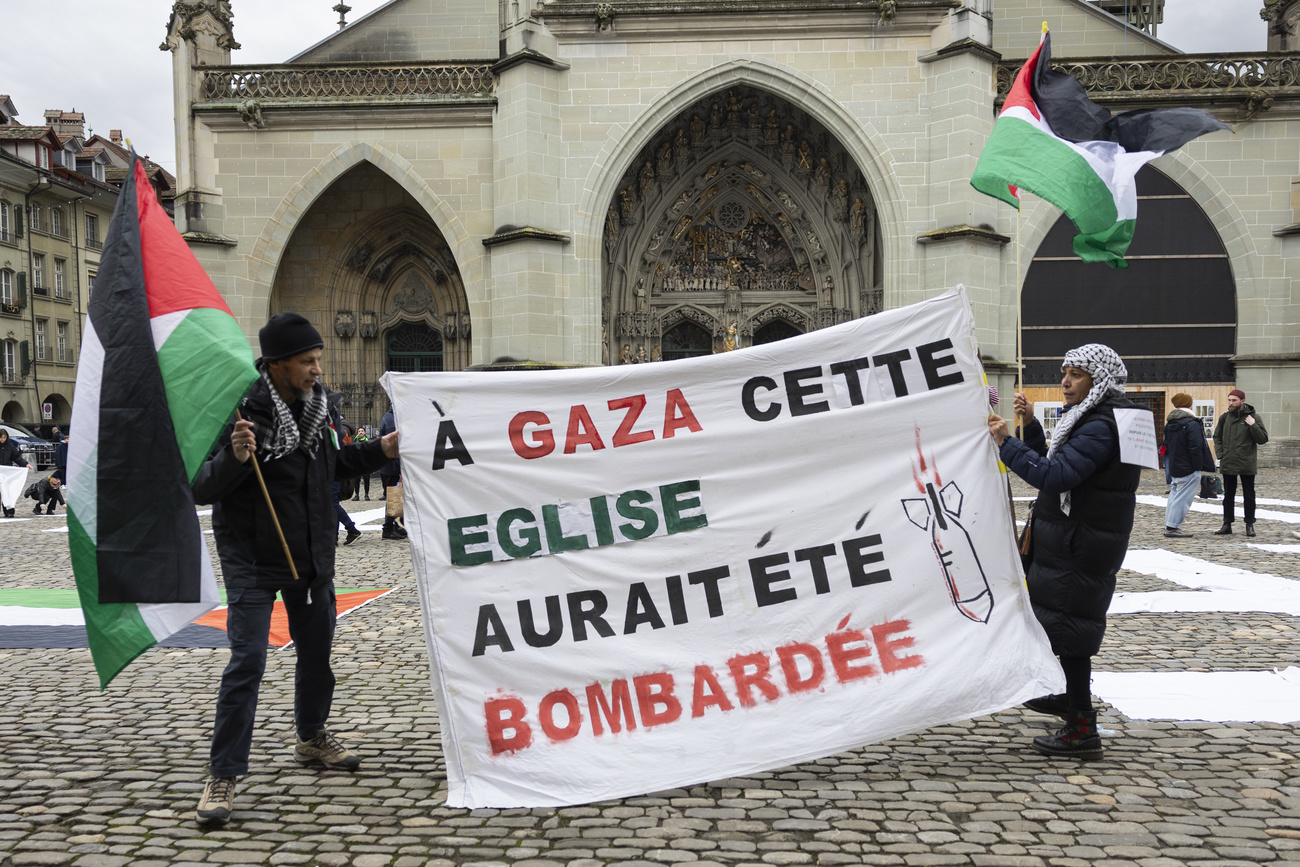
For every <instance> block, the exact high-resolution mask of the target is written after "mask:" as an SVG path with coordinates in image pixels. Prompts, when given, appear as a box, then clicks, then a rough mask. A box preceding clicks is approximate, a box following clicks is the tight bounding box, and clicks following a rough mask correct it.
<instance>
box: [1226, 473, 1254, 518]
mask: <svg viewBox="0 0 1300 867" xmlns="http://www.w3.org/2000/svg"><path fill="white" fill-rule="evenodd" d="M1241 499H1242V509H1241V513H1242V517H1243V518H1244V519H1245V521H1246V523H1247V524H1253V523H1255V477H1254V476H1242V477H1241ZM1236 505H1237V477H1236V476H1232V475H1229V474H1227V473H1224V474H1223V523H1225V524H1231V523H1232V513H1233V511H1234V509H1235V508H1236Z"/></svg>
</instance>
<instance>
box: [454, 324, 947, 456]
mask: <svg viewBox="0 0 1300 867" xmlns="http://www.w3.org/2000/svg"><path fill="white" fill-rule="evenodd" d="M952 350H953V343H952V340H951V339H949V338H946V337H945V338H944V339H942V340H935V341H932V342H930V343H924V344H921V345H919V346H916V347H914V348H906V349H898V350H893V351H890V352H882V353H878V354H874V355H864V356H860V357H858V358H851V359H847V360H844V361H836V362H832V363H830V364H822V365H816V366H811V367H801V368H796V369H792V370H785V371H782V372H781V373H780V375H779V378H778V377H777V376H767V375H758V376H751V377H749V378H748V379H747V380H745V382H744V383H743V384H741V386H740V390H739V394H738V398H739V402H740V407H741V409H742V410H743V411H744V413H745V415H746V416H747V417H748V418H749V419H751V420H752V421H755V422H760V423H761V422H771V421H775V420H777V419H779V418H781V417H782V416H783V415H786V414H788V415H789V416H790V417H791V418H800V417H803V416H811V415H818V414H820V413H825V412H831V411H833V409H834V407H833V406H832V405H831V401H830V400H829V399H828V397H829V395H828V389H829V390H831V391H832V392H834V393H835V394H837V396H838V397H837V400H838V402H839V403H840V404H841V406H844V405H847V407H848V408H851V407H858V406H863V405H864V404H866V403H868V402H875V401H878V400H892V399H897V398H901V397H907V396H908V395H910V394H914V393H918V392H922V391H934V390H937V389H940V388H948V387H951V386H954V385H960V384H961V383H963V382H965V381H966V377H965V375H964V374H963V373H962V372H961V370H960V369H957V366H958V362H957V360H956V358H955V357H954V356H953V355H952ZM944 353H947V354H944ZM950 368H952V369H950ZM877 377H878V378H879V380H880V381H879V382H876V383H875V385H876V388H875V392H874V394H876V395H879V397H876V398H869V394H870V392H869V390H868V389H867V388H866V384H867V383H868V382H870V381H872V380H873V379H874V378H877ZM885 380H887V381H888V385H887V386H886V385H885ZM890 392H892V394H891V393H890ZM604 403H605V406H604V407H603V408H602V407H600V406H599V405H595V409H594V412H593V408H591V407H589V406H588V405H587V404H585V403H582V404H574V405H573V406H570V407H569V409H568V416H567V423H565V427H564V431H563V434H562V438H563V443H564V446H563V448H562V449H561V450H560V452H559V454H560V456H563V455H572V454H578V453H579V449H590V450H591V451H603V450H605V449H607V448H623V447H626V446H633V445H639V444H641V443H649V442H654V441H656V440H669V439H673V438H674V437H676V436H677V435H678V434H679V433H685V434H691V433H702V432H703V431H704V427H703V425H702V424H701V423H700V421H699V418H698V417H697V415H696V413H695V411H694V410H693V409H692V407H691V404H690V401H689V400H688V398H687V396H686V395H685V394H684V393H683V391H682V390H681V389H677V388H672V389H668V390H667V391H666V393H665V395H664V400H663V413H662V417H661V418H660V417H657V416H658V414H657V413H652V414H649V415H648V414H647V413H646V409H647V407H648V406H649V400H648V399H647V396H646V395H645V394H634V395H628V396H625V397H617V398H613V399H611V400H607V401H605V402H604ZM655 408H656V409H657V406H656V407H655ZM439 412H440V413H441V410H439ZM598 417H599V419H600V420H599V421H598V420H597V419H598ZM556 424H557V419H553V418H552V413H549V412H545V411H543V410H536V409H530V410H525V411H522V412H518V413H515V414H514V415H513V416H512V417H511V419H510V421H509V423H508V425H507V426H506V431H505V432H506V435H507V437H508V439H509V442H510V446H511V449H512V450H513V451H514V453H515V454H516V455H518V456H519V457H520V458H523V459H524V460H538V459H540V458H546V457H550V456H552V455H554V454H555V453H556V448H557V446H558V445H559V439H560V438H561V432H560V429H559V427H557V426H556ZM471 445H472V443H470V442H466V440H465V439H464V437H463V436H462V435H461V432H460V431H459V429H458V428H457V426H456V422H455V420H454V419H451V418H442V419H440V420H439V422H438V431H437V433H436V435H435V441H434V453H433V461H432V464H431V469H434V470H443V469H447V468H449V467H455V466H462V467H464V466H470V465H473V464H474V457H473V452H472V450H471Z"/></svg>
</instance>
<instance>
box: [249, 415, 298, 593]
mask: <svg viewBox="0 0 1300 867" xmlns="http://www.w3.org/2000/svg"><path fill="white" fill-rule="evenodd" d="M235 418H237V419H239V420H240V421H243V420H244V417H243V416H242V415H240V414H239V410H238V409H236V410H235ZM249 460H251V461H252V462H253V474H254V475H255V476H257V484H258V485H260V486H261V488H262V496H264V497H266V508H267V509H268V510H269V511H270V513H271V523H272V524H274V525H275V534H276V535H277V536H279V537H280V545H281V546H283V548H284V559H286V560H288V561H289V571H290V572H292V573H293V580H295V581H297V580H298V568H297V567H296V566H294V565H293V555H292V554H290V553H289V543H288V542H286V541H285V539H284V531H283V530H281V529H280V519H279V518H277V517H276V515H275V506H273V505H272V504H271V492H270V491H268V490H267V489H266V480H265V479H263V478H262V468H261V467H259V466H258V465H257V452H253V454H251V455H249ZM308 601H310V600H308Z"/></svg>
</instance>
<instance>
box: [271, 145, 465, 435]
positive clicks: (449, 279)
mask: <svg viewBox="0 0 1300 867" xmlns="http://www.w3.org/2000/svg"><path fill="white" fill-rule="evenodd" d="M344 218H346V219H344ZM285 310H293V311H296V312H298V313H302V314H303V315H305V316H307V317H308V318H309V319H311V320H312V321H313V322H315V323H317V325H318V326H320V331H321V336H322V337H323V338H324V340H325V357H324V368H325V376H324V379H325V382H326V384H327V385H328V386H329V387H330V388H332V389H334V390H335V391H340V392H342V393H343V411H344V415H345V416H347V418H348V420H349V421H350V422H352V423H354V424H378V422H379V418H380V416H382V415H383V412H384V401H383V400H382V398H381V394H382V389H381V388H380V386H379V378H380V376H382V375H383V373H384V371H386V370H404V371H410V370H421V371H423V370H444V369H445V370H460V369H463V368H464V367H466V366H468V364H469V362H470V317H469V302H468V299H467V297H466V293H465V283H464V280H463V278H462V276H461V274H460V271H459V270H458V268H457V267H456V260H455V258H454V256H453V255H452V251H451V248H450V247H449V246H448V244H447V241H446V239H445V238H444V237H443V235H442V233H441V232H440V231H439V230H438V227H437V226H436V225H435V224H434V222H433V220H432V219H430V217H429V215H428V213H427V212H426V211H425V209H424V208H422V207H421V206H420V205H419V203H418V202H416V200H415V199H414V198H412V196H411V195H410V193H408V192H407V191H406V190H405V189H404V188H403V187H402V186H401V185H400V184H398V183H397V182H396V181H394V180H393V179H392V178H391V177H390V176H389V175H388V174H386V173H385V172H383V171H382V170H381V169H379V168H378V167H376V166H374V165H372V164H371V163H368V162H361V163H358V164H357V165H356V166H354V167H352V168H351V169H349V170H348V171H347V172H345V173H344V174H342V175H340V176H339V177H338V178H337V179H336V180H335V181H334V182H333V183H332V184H331V185H330V186H329V187H328V188H327V189H326V190H325V191H324V192H322V193H321V195H320V196H319V197H318V198H317V199H316V200H315V201H314V202H313V203H312V206H311V207H310V208H309V209H308V210H307V212H306V213H305V214H304V215H303V217H302V219H301V220H300V221H299V222H298V224H297V226H296V227H295V229H294V232H293V234H292V235H291V236H290V238H289V241H288V242H287V244H286V245H285V248H284V254H283V256H282V257H281V258H280V262H279V266H278V268H277V269H276V273H275V279H274V282H273V283H272V289H271V302H270V312H271V313H272V314H275V313H279V312H282V311H285Z"/></svg>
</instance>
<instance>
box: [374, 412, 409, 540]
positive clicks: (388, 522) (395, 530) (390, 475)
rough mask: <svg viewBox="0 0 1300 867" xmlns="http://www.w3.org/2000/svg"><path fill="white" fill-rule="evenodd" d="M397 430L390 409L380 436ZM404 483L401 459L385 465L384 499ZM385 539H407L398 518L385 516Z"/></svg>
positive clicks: (381, 475) (382, 474) (382, 477)
mask: <svg viewBox="0 0 1300 867" xmlns="http://www.w3.org/2000/svg"><path fill="white" fill-rule="evenodd" d="M395 430H397V418H396V416H394V415H393V408H392V407H389V408H388V412H386V413H384V417H383V419H382V420H380V422H379V436H380V437H381V438H382V437H383V436H384V435H385V434H388V433H391V432H392V431H395ZM401 481H402V461H401V459H396V460H391V461H389V462H388V463H387V464H385V465H384V467H383V469H381V470H380V471H379V483H380V485H382V490H383V494H384V496H383V499H385V500H386V499H388V489H389V488H392V487H396V486H397V485H399V484H401ZM380 535H381V536H382V537H383V538H385V539H405V538H406V528H405V527H403V526H402V525H401V524H399V523H398V522H397V519H396V518H391V517H389V516H388V515H385V516H384V531H383V532H382V533H381V534H380Z"/></svg>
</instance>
